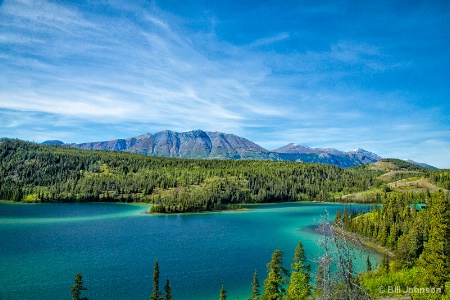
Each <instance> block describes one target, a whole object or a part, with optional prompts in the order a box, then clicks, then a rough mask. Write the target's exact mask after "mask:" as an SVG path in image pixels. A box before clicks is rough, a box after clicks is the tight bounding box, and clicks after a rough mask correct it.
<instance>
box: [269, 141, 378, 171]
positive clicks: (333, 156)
mask: <svg viewBox="0 0 450 300" xmlns="http://www.w3.org/2000/svg"><path fill="white" fill-rule="evenodd" d="M273 152H276V153H278V154H279V155H280V158H281V159H282V160H289V161H302V162H314V163H327V164H332V165H337V166H340V167H353V166H358V165H363V164H370V163H374V162H377V161H379V160H380V159H381V157H380V156H378V155H377V154H375V153H372V152H369V151H366V150H364V149H361V148H357V149H353V150H351V151H349V152H344V151H339V150H336V149H333V148H310V147H305V146H302V145H298V144H294V143H291V144H288V145H286V146H284V147H281V148H278V149H275V150H273Z"/></svg>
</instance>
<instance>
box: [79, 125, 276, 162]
mask: <svg viewBox="0 0 450 300" xmlns="http://www.w3.org/2000/svg"><path fill="white" fill-rule="evenodd" d="M74 147H76V148H80V149H86V150H114V151H126V152H132V153H139V154H144V155H152V156H161V157H179V158H210V159H211V158H214V159H260V160H261V159H264V160H277V159H278V158H277V155H275V154H273V153H270V152H269V151H267V150H266V149H264V148H262V147H261V146H259V145H257V144H255V143H253V142H251V141H249V140H247V139H245V138H242V137H238V136H236V135H234V134H225V133H220V132H206V131H202V130H194V131H189V132H182V133H178V132H173V131H170V130H166V131H162V132H158V133H155V134H151V133H147V134H144V135H140V136H137V137H133V138H128V139H118V140H112V141H105V142H93V143H83V144H76V145H74Z"/></svg>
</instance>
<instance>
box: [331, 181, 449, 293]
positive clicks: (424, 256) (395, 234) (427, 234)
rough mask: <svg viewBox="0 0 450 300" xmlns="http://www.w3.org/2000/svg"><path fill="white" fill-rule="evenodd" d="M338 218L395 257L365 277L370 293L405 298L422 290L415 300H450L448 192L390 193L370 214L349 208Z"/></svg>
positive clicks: (352, 230) (364, 283)
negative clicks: (405, 295)
mask: <svg viewBox="0 0 450 300" xmlns="http://www.w3.org/2000/svg"><path fill="white" fill-rule="evenodd" d="M336 220H339V221H341V222H342V223H343V224H344V227H345V228H346V230H348V231H351V232H355V233H358V234H360V235H362V236H365V237H366V238H368V240H369V241H372V242H375V243H376V244H378V245H381V246H383V247H385V249H386V250H387V252H390V253H391V256H392V257H391V258H390V259H388V257H386V258H385V260H384V262H383V264H382V266H381V267H380V268H378V269H377V270H374V271H370V272H367V273H365V274H364V275H362V278H361V282H362V283H363V285H364V286H365V288H366V289H367V290H368V291H370V294H372V295H373V296H386V295H387V294H390V296H394V295H398V296H401V295H404V294H406V293H405V291H406V290H408V289H409V288H414V287H417V288H418V289H416V290H414V289H413V290H412V291H411V293H412V294H413V298H414V299H450V197H449V193H448V191H443V190H439V191H437V192H434V193H429V192H426V193H423V192H422V193H412V192H407V193H399V192H392V193H388V194H385V197H384V199H383V201H382V206H380V207H379V206H376V205H375V206H374V209H373V210H371V211H369V212H366V213H364V212H356V211H351V210H345V211H344V212H343V213H341V214H338V215H337V216H336ZM380 287H385V289H380ZM388 287H395V289H392V290H387V288H388ZM421 289H422V290H421Z"/></svg>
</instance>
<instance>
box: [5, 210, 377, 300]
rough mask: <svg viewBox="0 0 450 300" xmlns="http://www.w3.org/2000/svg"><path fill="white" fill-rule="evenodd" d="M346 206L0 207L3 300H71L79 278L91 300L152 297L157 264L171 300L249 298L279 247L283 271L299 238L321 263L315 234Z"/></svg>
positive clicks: (312, 255)
mask: <svg viewBox="0 0 450 300" xmlns="http://www.w3.org/2000/svg"><path fill="white" fill-rule="evenodd" d="M364 207H365V206H364ZM342 208H343V206H342V205H339V204H318V203H285V204H276V205H260V206H254V207H252V208H251V209H250V210H248V211H240V212H221V213H207V214H185V215H159V216H153V215H148V214H145V213H144V212H145V211H146V210H148V207H146V206H140V205H125V204H93V203H90V204H11V203H0V239H1V241H0V257H1V264H0V299H71V295H70V292H69V287H70V286H71V285H73V280H74V277H75V274H76V273H78V272H81V273H82V274H83V279H84V284H85V286H86V287H87V288H88V290H87V291H85V292H83V294H82V295H83V296H86V297H89V299H92V300H93V299H148V297H149V296H150V294H151V290H152V280H153V265H154V262H155V260H156V259H157V260H158V261H159V266H160V272H161V277H160V281H161V282H160V285H161V287H163V286H164V284H165V281H166V279H169V280H170V282H171V286H172V293H173V296H174V299H175V300H187V299H199V300H201V299H216V298H218V297H219V293H220V288H221V286H222V284H224V285H225V288H226V290H227V295H228V298H230V299H236V297H239V299H247V298H248V297H249V296H250V293H251V281H252V276H253V272H254V270H255V269H256V270H258V272H259V281H260V282H261V284H262V283H263V281H264V279H265V277H266V274H267V273H266V264H267V262H269V261H270V258H271V254H272V252H273V251H274V250H275V249H280V250H282V251H283V252H285V255H284V265H285V267H286V268H289V267H290V263H291V259H292V256H293V252H294V249H295V246H296V245H297V243H298V241H299V240H302V241H303V244H304V246H305V250H306V254H307V256H308V259H311V260H313V259H314V257H317V256H318V254H320V249H319V247H318V246H317V244H316V241H317V239H318V238H319V236H318V235H317V234H316V233H315V232H314V230H311V227H312V226H314V225H315V224H317V222H318V221H319V219H320V217H321V215H325V213H326V210H327V211H328V212H329V213H330V216H331V218H333V217H334V214H335V212H336V210H337V209H342ZM366 255H367V253H364V256H363V257H361V262H363V261H364V262H365V258H366ZM372 257H373V261H374V262H375V261H378V260H379V257H377V256H376V255H374V254H372ZM312 264H313V265H314V263H312Z"/></svg>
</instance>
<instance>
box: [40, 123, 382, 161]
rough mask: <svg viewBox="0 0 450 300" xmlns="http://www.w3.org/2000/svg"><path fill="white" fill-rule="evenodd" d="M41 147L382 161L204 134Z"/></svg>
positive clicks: (364, 154) (358, 151)
mask: <svg viewBox="0 0 450 300" xmlns="http://www.w3.org/2000/svg"><path fill="white" fill-rule="evenodd" d="M43 144H47V145H66V146H71V147H75V148H79V149H85V150H109V151H124V152H131V153H137V154H143V155H149V156H160V157H175V158H192V159H255V160H273V161H297V162H307V163H325V164H331V165H337V166H340V167H353V166H358V165H365V164H370V163H374V162H376V161H379V160H381V159H382V157H380V156H379V155H377V154H375V153H373V152H370V151H367V150H364V149H362V148H355V149H353V150H350V151H347V152H345V151H340V150H337V149H334V148H311V147H307V146H303V145H299V144H297V143H289V144H287V145H285V146H283V147H280V148H277V149H274V150H271V151H270V150H267V149H265V148H263V147H261V146H260V145H258V144H256V143H254V142H252V141H250V140H248V139H246V138H243V137H239V136H237V135H234V134H229V133H222V132H218V131H214V132H212V131H203V130H192V131H187V132H175V131H171V130H164V131H160V132H157V133H154V134H152V133H145V134H141V135H138V136H136V137H130V138H125V139H115V140H110V141H101V142H87V143H80V144H75V143H73V144H64V143H63V142H61V141H58V140H51V141H45V142H43Z"/></svg>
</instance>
